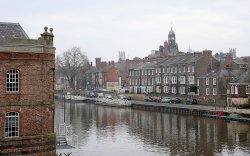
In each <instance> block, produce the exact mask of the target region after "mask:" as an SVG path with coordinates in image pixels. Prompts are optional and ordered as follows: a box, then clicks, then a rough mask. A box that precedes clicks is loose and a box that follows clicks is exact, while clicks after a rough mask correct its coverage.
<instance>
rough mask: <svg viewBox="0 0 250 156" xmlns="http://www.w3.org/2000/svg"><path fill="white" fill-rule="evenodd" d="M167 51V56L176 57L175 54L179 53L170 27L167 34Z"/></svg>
mask: <svg viewBox="0 0 250 156" xmlns="http://www.w3.org/2000/svg"><path fill="white" fill-rule="evenodd" d="M168 50H169V55H177V53H178V52H179V50H178V44H177V43H176V38H175V33H174V31H173V29H172V27H171V30H170V31H169V33H168Z"/></svg>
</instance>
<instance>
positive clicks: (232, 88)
mask: <svg viewBox="0 0 250 156" xmlns="http://www.w3.org/2000/svg"><path fill="white" fill-rule="evenodd" d="M231 94H234V86H233V85H232V86H231Z"/></svg>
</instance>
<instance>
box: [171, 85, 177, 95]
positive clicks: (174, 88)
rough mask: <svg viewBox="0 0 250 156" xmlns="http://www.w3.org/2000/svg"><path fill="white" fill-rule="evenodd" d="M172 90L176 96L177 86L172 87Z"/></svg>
mask: <svg viewBox="0 0 250 156" xmlns="http://www.w3.org/2000/svg"><path fill="white" fill-rule="evenodd" d="M171 89H172V93H173V94H176V87H175V86H172V88H171Z"/></svg>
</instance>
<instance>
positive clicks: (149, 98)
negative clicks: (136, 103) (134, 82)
mask: <svg viewBox="0 0 250 156" xmlns="http://www.w3.org/2000/svg"><path fill="white" fill-rule="evenodd" d="M144 101H148V102H152V101H154V99H153V98H152V97H150V96H145V98H144Z"/></svg>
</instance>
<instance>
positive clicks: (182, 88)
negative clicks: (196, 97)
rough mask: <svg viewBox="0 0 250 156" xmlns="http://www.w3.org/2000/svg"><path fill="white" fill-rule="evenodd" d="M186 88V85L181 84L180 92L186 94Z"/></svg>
mask: <svg viewBox="0 0 250 156" xmlns="http://www.w3.org/2000/svg"><path fill="white" fill-rule="evenodd" d="M185 89H186V87H185V86H180V91H179V92H180V94H181V95H184V94H185Z"/></svg>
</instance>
